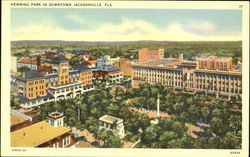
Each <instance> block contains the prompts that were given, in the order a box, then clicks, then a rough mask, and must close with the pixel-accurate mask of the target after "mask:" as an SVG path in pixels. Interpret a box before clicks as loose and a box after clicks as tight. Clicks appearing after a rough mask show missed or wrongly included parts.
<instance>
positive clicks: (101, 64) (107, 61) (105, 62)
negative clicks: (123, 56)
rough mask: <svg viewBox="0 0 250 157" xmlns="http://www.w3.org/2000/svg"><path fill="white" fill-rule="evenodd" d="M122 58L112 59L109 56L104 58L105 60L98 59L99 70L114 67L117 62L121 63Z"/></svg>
mask: <svg viewBox="0 0 250 157" xmlns="http://www.w3.org/2000/svg"><path fill="white" fill-rule="evenodd" d="M119 60H120V58H119V57H117V58H111V57H110V56H109V55H106V56H104V57H103V58H98V59H97V68H98V69H101V68H102V67H104V66H109V65H114V64H115V63H116V62H119Z"/></svg>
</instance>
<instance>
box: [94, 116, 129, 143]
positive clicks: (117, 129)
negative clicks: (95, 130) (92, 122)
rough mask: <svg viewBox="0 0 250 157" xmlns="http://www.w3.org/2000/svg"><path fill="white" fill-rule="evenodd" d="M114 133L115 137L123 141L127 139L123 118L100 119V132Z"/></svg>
mask: <svg viewBox="0 0 250 157" xmlns="http://www.w3.org/2000/svg"><path fill="white" fill-rule="evenodd" d="M101 129H105V130H109V131H112V132H113V134H114V135H116V136H119V137H120V138H121V139H122V138H124V137H125V131H124V125H123V120H122V119H121V118H117V117H113V116H109V115H105V116H102V117H100V118H99V130H101Z"/></svg>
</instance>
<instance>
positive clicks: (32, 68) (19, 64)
mask: <svg viewBox="0 0 250 157" xmlns="http://www.w3.org/2000/svg"><path fill="white" fill-rule="evenodd" d="M16 66H17V68H21V67H27V68H29V69H31V70H37V64H31V63H22V62H18V63H17V65H16Z"/></svg>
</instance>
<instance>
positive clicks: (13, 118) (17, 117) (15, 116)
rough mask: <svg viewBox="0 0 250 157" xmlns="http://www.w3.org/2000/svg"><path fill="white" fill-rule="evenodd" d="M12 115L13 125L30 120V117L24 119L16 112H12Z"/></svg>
mask: <svg viewBox="0 0 250 157" xmlns="http://www.w3.org/2000/svg"><path fill="white" fill-rule="evenodd" d="M10 115H11V126H13V125H16V124H19V123H22V122H25V121H26V120H28V119H24V118H22V117H19V116H17V115H14V114H10Z"/></svg>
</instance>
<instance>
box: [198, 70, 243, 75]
mask: <svg viewBox="0 0 250 157" xmlns="http://www.w3.org/2000/svg"><path fill="white" fill-rule="evenodd" d="M194 72H201V73H211V74H221V75H236V76H242V73H241V72H236V71H221V70H218V71H217V70H202V69H196V70H195V71H194Z"/></svg>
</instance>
